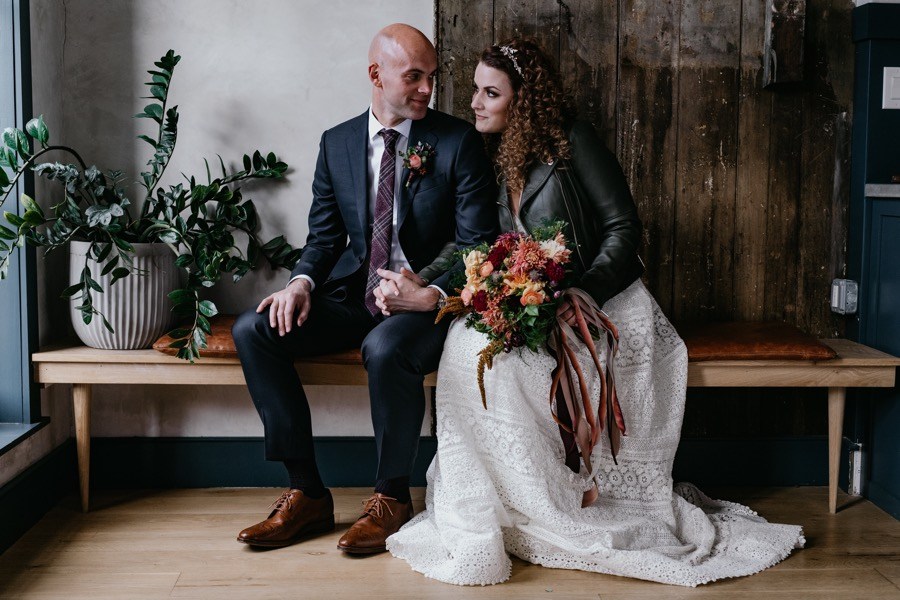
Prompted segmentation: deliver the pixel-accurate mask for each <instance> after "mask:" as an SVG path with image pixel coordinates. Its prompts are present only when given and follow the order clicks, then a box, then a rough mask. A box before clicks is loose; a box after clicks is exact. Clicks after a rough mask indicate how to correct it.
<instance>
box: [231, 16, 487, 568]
mask: <svg viewBox="0 0 900 600" xmlns="http://www.w3.org/2000/svg"><path fill="white" fill-rule="evenodd" d="M436 71H437V55H436V53H435V50H434V46H433V45H432V43H431V41H430V40H429V39H428V38H427V37H426V36H425V35H424V34H422V32H420V31H418V30H417V29H414V28H412V27H410V26H408V25H402V24H395V25H390V26H388V27H385V28H384V29H382V30H381V31H380V32H379V33H378V34H377V35H376V36H375V39H374V40H373V41H372V45H371V47H370V50H369V67H368V75H369V80H370V82H371V84H372V103H371V106H370V108H369V109H368V110H366V111H365V112H364V113H363V114H361V115H359V116H358V117H356V118H354V119H351V120H349V121H347V122H345V123H342V124H340V125H338V126H336V127H334V128H332V129H329V130H328V131H326V132H325V133H324V134H323V135H322V140H321V143H320V147H319V157H318V161H317V163H316V171H315V177H314V180H313V186H312V189H313V201H312V207H311V209H310V213H309V237H308V238H307V242H306V245H305V246H304V248H303V252H302V254H301V256H300V259H299V261H298V262H297V265H296V266H295V267H294V270H293V273H292V277H291V280H290V282H289V283H288V285H287V286H286V287H285V288H284V289H282V290H280V291H278V292H276V293H274V294H272V295H270V296H269V297H267V298H265V299H264V300H263V301H262V302H261V303H260V305H259V306H258V307H257V308H256V309H255V310H248V311H247V312H245V313H244V314H242V315H241V316H240V317H239V318H238V320H237V322H236V323H235V326H234V339H235V343H236V344H237V348H238V354H239V356H240V359H241V365H242V366H243V369H244V374H245V377H246V379H247V385H248V387H249V389H250V394H251V396H252V398H253V402H254V404H255V406H256V408H257V411H258V412H259V415H260V418H261V419H262V422H263V426H264V429H265V447H266V458H267V459H268V460H275V461H282V462H283V463H284V464H285V467H286V469H287V471H288V475H289V478H290V489H288V490H286V491H285V492H284V493H283V494H282V495H281V497H280V498H279V499H278V500H277V501H276V503H275V507H274V510H273V511H272V512H271V514H270V515H269V517H268V518H267V519H265V520H264V521H262V522H261V523H258V524H256V525H254V526H252V527H249V528H247V529H245V530H244V531H242V532H241V533H240V534H239V536H238V540H239V541H241V542H244V543H246V544H250V545H254V546H263V547H279V546H286V545H289V544H292V543H294V542H296V541H298V540H300V539H302V538H304V537H306V536H309V535H311V534H314V533H317V532H322V531H328V530H331V529H333V528H334V504H333V501H332V497H331V493H330V492H329V491H328V489H327V488H325V486H324V485H323V483H322V480H321V478H320V477H319V472H318V469H317V467H316V459H315V451H314V448H313V432H312V427H311V423H310V415H309V405H308V402H307V399H306V395H305V394H304V392H303V386H302V384H301V381H300V379H299V377H298V375H297V372H296V371H295V370H294V366H293V362H294V359H295V358H296V357H301V356H310V355H314V354H326V353H331V352H337V351H341V350H346V349H350V348H355V347H360V348H361V349H362V356H363V361H364V363H365V367H366V370H367V372H368V379H369V397H370V402H371V408H372V422H373V425H374V429H375V444H376V451H377V453H378V471H377V473H376V476H375V477H376V485H375V493H374V494H373V496H372V497H371V498H370V499H369V500H368V501H367V502H366V503H365V508H364V510H363V514H362V516H361V517H360V518H359V520H358V521H357V522H356V523H355V524H354V525H353V526H352V527H351V528H350V529H349V530H348V531H347V533H346V534H344V536H343V537H341V539H340V542H339V543H338V548H339V549H340V550H342V551H344V552H347V553H353V554H370V553H376V552H382V551H384V549H385V540H386V538H387V537H388V536H390V535H391V534H393V533H394V532H396V531H397V530H398V529H399V528H400V527H401V526H402V525H403V524H404V523H405V522H406V521H408V520H409V519H410V518H411V517H412V514H413V509H412V503H411V502H410V497H409V476H410V473H411V472H412V468H413V462H414V460H415V455H416V449H417V446H418V440H419V432H420V430H421V427H422V420H423V418H424V414H425V394H424V388H423V381H424V376H425V375H426V374H427V373H430V372H431V371H434V370H435V369H436V368H437V366H438V362H439V360H440V355H441V351H442V348H443V344H444V338H445V336H446V333H447V329H448V326H449V324H448V323H447V322H446V321H444V322H442V323H440V324H435V323H434V319H435V316H436V311H437V309H438V307H439V306H440V305H441V303H442V301H443V299H444V298H446V295H447V293H448V292H450V291H451V290H449V289H448V280H449V275H448V273H446V272H444V273H443V274H440V275H438V276H434V277H433V278H432V280H431V281H425V280H423V279H422V278H420V277H419V276H418V275H417V273H420V272H423V270H426V269H427V272H428V273H429V274H433V273H434V272H435V271H434V268H433V266H434V265H433V263H435V261H436V260H438V259H439V258H440V257H441V253H442V251H444V250H445V249H446V248H447V247H448V244H449V246H450V247H451V248H452V246H453V243H454V242H455V245H456V247H458V248H465V247H470V246H474V245H477V244H479V243H482V242H492V241H493V240H494V239H495V237H496V235H497V233H498V223H497V210H496V206H495V196H496V179H495V175H494V173H493V169H492V167H491V165H490V162H489V161H488V159H487V157H486V155H485V151H484V143H483V140H482V138H481V136H480V135H479V134H478V133H477V132H476V131H475V129H474V127H472V125H471V124H469V123H467V122H465V121H462V120H460V119H457V118H455V117H452V116H449V115H446V114H443V113H441V112H437V111H434V110H431V109H429V108H428V104H429V102H430V100H431V94H432V91H433V88H434V77H435V74H436ZM416 148H418V150H415V152H414V156H415V158H411V159H410V160H409V161H404V158H403V157H402V156H401V154H406V155H407V156H409V154H408V151H409V150H410V149H416ZM421 159H424V163H423V166H424V173H422V172H420V171H419V170H418V169H415V168H414V169H413V170H412V171H410V169H409V168H408V167H409V166H412V167H416V166H417V163H418V161H419V160H421ZM448 264H449V263H448ZM445 269H446V267H445Z"/></svg>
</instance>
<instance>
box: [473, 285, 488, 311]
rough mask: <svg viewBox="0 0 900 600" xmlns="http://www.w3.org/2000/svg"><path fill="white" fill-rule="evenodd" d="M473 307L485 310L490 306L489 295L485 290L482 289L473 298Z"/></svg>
mask: <svg viewBox="0 0 900 600" xmlns="http://www.w3.org/2000/svg"><path fill="white" fill-rule="evenodd" d="M472 307H473V308H475V310H476V311H477V312H484V311H486V310H487V307H488V297H487V292H486V291H484V290H480V291H479V292H478V293H477V294H475V297H474V298H472Z"/></svg>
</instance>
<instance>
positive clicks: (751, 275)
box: [732, 0, 772, 321]
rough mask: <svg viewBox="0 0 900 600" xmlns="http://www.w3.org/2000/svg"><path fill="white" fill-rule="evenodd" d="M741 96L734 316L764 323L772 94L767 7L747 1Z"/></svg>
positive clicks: (743, 21)
mask: <svg viewBox="0 0 900 600" xmlns="http://www.w3.org/2000/svg"><path fill="white" fill-rule="evenodd" d="M741 17H742V18H741V62H740V79H739V91H738V158H737V175H736V181H737V183H736V185H737V189H736V199H735V202H736V205H737V210H736V212H735V222H734V264H733V268H734V274H735V276H734V289H733V292H732V294H733V297H734V300H733V306H734V316H735V318H737V319H741V320H747V321H759V320H761V319H762V318H763V313H764V309H763V304H764V301H765V292H766V245H767V234H766V209H767V206H766V202H767V198H768V185H767V184H768V179H769V135H770V123H771V120H772V94H771V93H769V92H766V91H763V89H762V71H761V69H760V66H761V65H762V61H763V40H764V38H765V5H764V4H763V3H762V2H759V0H743V3H742V6H741Z"/></svg>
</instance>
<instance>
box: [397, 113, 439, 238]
mask: <svg viewBox="0 0 900 600" xmlns="http://www.w3.org/2000/svg"><path fill="white" fill-rule="evenodd" d="M430 116H431V111H430V110H429V111H428V115H426V116H425V118H423V119H420V120H418V121H413V122H412V126H411V127H410V129H409V144H408V146H407V148H412V147H413V146H415V145H416V144H418V143H419V142H422V143H423V144H428V145H429V146H431V147H432V148H437V142H438V138H437V136H436V135H435V134H434V131H433V130H432V123H431V119H430V118H429V117H430ZM436 154H437V153H436V152H435V155H434V156H432V158H431V160H430V161H429V162H428V170H427V171H426V172H425V175H419V174H416V175H414V176H413V179H412V181H411V182H410V184H409V187H407V186H406V182H407V181H409V169H407V168H406V167H403V170H402V172H401V174H400V194H399V195H398V198H399V200H400V206H399V207H398V210H397V227H398V228H399V227H401V226H402V225H403V220H404V219H405V218H406V214H407V213H408V212H409V207H410V206H411V205H412V202H413V198H414V197H415V195H416V192H417V191H418V189H419V183H420V181H421V180H422V178H423V177H428V176H430V175H434V168H435V162H434V159H435V156H436Z"/></svg>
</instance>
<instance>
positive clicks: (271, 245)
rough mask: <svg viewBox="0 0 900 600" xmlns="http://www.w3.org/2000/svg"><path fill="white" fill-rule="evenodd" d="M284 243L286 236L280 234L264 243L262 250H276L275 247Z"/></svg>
mask: <svg viewBox="0 0 900 600" xmlns="http://www.w3.org/2000/svg"><path fill="white" fill-rule="evenodd" d="M284 243H285V241H284V236H283V235H279V236H278V237H277V238H275V239H273V240H269V241H268V242H266V243H265V244H264V245H263V247H262V250H263V252H265V251H267V250H274V249H275V248H278V247H279V246H281V245H283V244H284Z"/></svg>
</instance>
